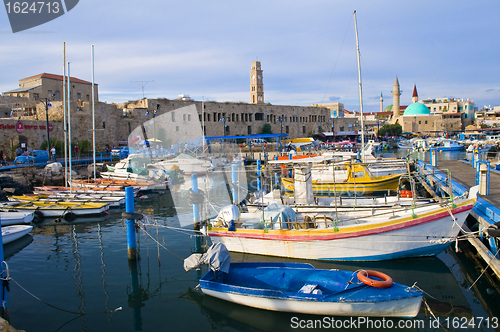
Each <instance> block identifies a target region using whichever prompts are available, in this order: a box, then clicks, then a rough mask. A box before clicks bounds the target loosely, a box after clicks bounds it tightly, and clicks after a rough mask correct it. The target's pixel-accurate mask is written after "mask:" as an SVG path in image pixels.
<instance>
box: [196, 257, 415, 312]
mask: <svg viewBox="0 0 500 332" xmlns="http://www.w3.org/2000/svg"><path fill="white" fill-rule="evenodd" d="M372 275H373V276H375V277H382V278H384V281H380V280H379V279H376V280H371V278H369V276H372ZM200 287H201V290H202V292H203V293H204V294H206V295H210V296H213V297H217V298H219V299H222V300H226V301H230V302H233V303H237V304H241V305H245V306H250V307H254V308H259V309H265V310H272V311H283V312H293V313H301V314H313V315H331V316H364V317H415V316H416V315H417V314H418V312H419V310H420V305H421V303H422V292H421V291H419V290H417V289H416V288H412V287H408V286H405V285H402V284H399V283H396V282H393V281H392V279H391V278H390V277H388V276H387V275H385V274H382V273H380V272H376V271H371V270H361V271H359V272H351V271H339V270H321V269H315V268H314V267H313V266H312V265H310V264H305V263H231V264H230V266H229V271H228V272H227V273H224V272H217V271H213V270H210V271H209V272H208V273H207V274H205V275H204V276H203V277H202V278H201V279H200Z"/></svg>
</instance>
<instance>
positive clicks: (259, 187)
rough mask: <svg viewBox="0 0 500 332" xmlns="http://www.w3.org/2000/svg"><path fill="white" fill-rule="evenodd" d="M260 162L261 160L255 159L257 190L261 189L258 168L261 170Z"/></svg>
mask: <svg viewBox="0 0 500 332" xmlns="http://www.w3.org/2000/svg"><path fill="white" fill-rule="evenodd" d="M261 163H262V161H260V160H257V190H258V191H261V190H262V181H261V179H260V170H261V167H262V166H261Z"/></svg>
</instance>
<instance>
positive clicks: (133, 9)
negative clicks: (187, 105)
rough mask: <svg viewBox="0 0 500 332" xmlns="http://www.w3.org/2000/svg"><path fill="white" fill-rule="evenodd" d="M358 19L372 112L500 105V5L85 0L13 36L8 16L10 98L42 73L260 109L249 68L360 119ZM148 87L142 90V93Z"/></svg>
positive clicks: (112, 98)
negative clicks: (442, 104)
mask: <svg viewBox="0 0 500 332" xmlns="http://www.w3.org/2000/svg"><path fill="white" fill-rule="evenodd" d="M354 10H356V11H357V21H358V34H359V44H360V51H361V73H362V86H363V102H364V111H365V112H368V111H378V110H379V105H380V104H379V98H380V94H381V93H382V94H383V96H384V107H385V106H387V105H390V104H392V95H391V92H392V86H393V83H394V78H395V76H396V75H397V76H398V78H399V82H400V84H401V90H402V91H403V92H402V96H401V104H402V105H407V104H409V103H411V94H412V91H413V85H414V84H416V85H417V90H418V93H419V97H420V99H425V98H440V97H455V98H462V99H472V100H474V102H475V104H476V107H478V108H479V109H481V108H482V107H483V106H484V105H491V106H495V105H496V106H498V105H500V84H499V81H500V70H499V69H500V61H499V59H500V52H499V50H498V49H499V48H500V42H499V38H500V37H499V36H500V34H499V32H500V20H499V19H498V14H499V13H500V2H499V1H483V0H477V1H463V0H462V1H457V0H452V1H448V0H440V1H430V0H429V1H428V0H419V1H401V0H386V1H384V0H377V1H369V0H364V1H353V0H350V1H336V0H308V1H300V2H299V1H292V0H282V1H281V0H280V1H276V0H254V1H241V0H236V1H234V0H233V1H229V0H226V1H222V0H212V1H190V0H183V1H168V0H141V1H137V0H121V1H102V0H80V2H79V3H78V4H77V5H76V7H74V9H72V10H71V11H69V12H67V13H66V14H65V15H63V16H61V17H59V18H57V19H55V20H53V21H50V22H48V23H45V24H43V25H40V26H38V27H35V28H32V29H29V30H25V31H23V32H18V33H12V30H11V28H10V25H9V20H8V17H7V14H6V10H5V9H0V38H1V42H0V66H1V75H0V91H8V90H12V89H15V88H17V87H18V80H19V79H21V78H25V77H28V76H32V75H37V74H40V73H42V72H47V73H54V74H62V72H63V42H66V59H67V61H70V62H71V76H74V77H77V78H81V79H84V80H88V81H91V56H90V54H91V45H92V44H94V45H95V82H96V83H98V84H99V97H100V98H99V99H100V100H101V101H107V102H108V103H111V102H118V103H119V102H125V101H128V100H137V99H141V98H142V88H141V85H145V86H144V93H145V96H146V97H147V98H168V99H175V98H176V97H177V96H178V95H179V94H186V95H189V96H191V97H192V98H194V99H195V100H201V99H202V98H204V99H205V100H216V101H220V102H222V101H231V102H239V101H243V102H249V101H250V93H249V92H250V73H249V71H250V66H251V63H252V61H255V60H259V61H260V62H261V64H262V69H263V71H264V73H263V77H264V99H265V102H269V103H271V104H275V105H299V106H302V105H304V106H307V105H310V104H313V103H324V102H332V101H338V102H341V103H343V104H344V105H345V108H346V109H349V110H357V111H359V108H360V107H359V97H358V96H359V95H358V71H357V58H356V40H355V31H354V18H353V11H354ZM141 81H142V83H141Z"/></svg>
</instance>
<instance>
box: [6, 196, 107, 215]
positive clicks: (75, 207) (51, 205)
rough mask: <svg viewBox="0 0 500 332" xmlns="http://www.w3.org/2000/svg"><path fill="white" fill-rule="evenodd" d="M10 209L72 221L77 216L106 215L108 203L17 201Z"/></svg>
mask: <svg viewBox="0 0 500 332" xmlns="http://www.w3.org/2000/svg"><path fill="white" fill-rule="evenodd" d="M18 202H19V203H18V204H16V205H13V206H12V208H13V209H16V210H18V211H35V213H37V214H41V215H40V216H42V217H56V218H57V217H64V218H65V219H68V220H69V219H72V218H76V217H78V216H84V215H85V216H88V215H97V214H102V213H106V211H107V210H108V208H109V205H108V203H95V202H68V201H63V202H60V201H34V200H32V201H28V200H24V201H21V200H19V201H18Z"/></svg>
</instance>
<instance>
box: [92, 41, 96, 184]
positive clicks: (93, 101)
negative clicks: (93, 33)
mask: <svg viewBox="0 0 500 332" xmlns="http://www.w3.org/2000/svg"><path fill="white" fill-rule="evenodd" d="M91 50H92V54H91V58H92V157H93V160H92V162H93V165H94V169H93V170H94V184H95V183H96V182H95V180H96V175H95V172H96V169H95V168H96V167H95V99H94V98H95V97H94V45H93V44H92V47H91Z"/></svg>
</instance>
